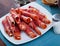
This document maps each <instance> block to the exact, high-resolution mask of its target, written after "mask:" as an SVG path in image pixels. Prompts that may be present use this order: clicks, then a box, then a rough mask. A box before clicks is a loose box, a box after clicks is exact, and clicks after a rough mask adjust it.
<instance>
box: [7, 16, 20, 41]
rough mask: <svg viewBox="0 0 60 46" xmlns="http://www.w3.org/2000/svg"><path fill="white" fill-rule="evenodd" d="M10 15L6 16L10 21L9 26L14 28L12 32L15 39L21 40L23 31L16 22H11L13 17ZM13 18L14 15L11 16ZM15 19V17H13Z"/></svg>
mask: <svg viewBox="0 0 60 46" xmlns="http://www.w3.org/2000/svg"><path fill="white" fill-rule="evenodd" d="M10 17H11V16H10ZM10 17H9V16H6V20H7V21H8V23H9V26H10V29H11V30H12V33H13V36H14V38H15V39H17V40H20V39H21V32H20V30H19V29H18V28H17V26H15V24H14V23H12V22H11V19H10ZM11 18H12V17H11ZM12 19H13V18H12Z"/></svg>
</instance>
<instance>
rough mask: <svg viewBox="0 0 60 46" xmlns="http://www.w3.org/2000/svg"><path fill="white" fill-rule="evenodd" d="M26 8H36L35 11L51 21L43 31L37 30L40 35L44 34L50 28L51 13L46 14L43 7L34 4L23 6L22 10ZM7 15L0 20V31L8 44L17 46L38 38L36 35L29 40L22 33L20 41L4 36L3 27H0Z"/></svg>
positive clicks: (46, 11)
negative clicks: (38, 11)
mask: <svg viewBox="0 0 60 46" xmlns="http://www.w3.org/2000/svg"><path fill="white" fill-rule="evenodd" d="M28 6H33V7H35V8H37V9H38V10H40V11H41V12H42V13H44V14H45V15H46V16H47V18H48V19H49V20H50V21H51V24H49V25H48V27H47V28H46V29H44V30H43V29H41V28H39V29H40V30H41V32H42V35H43V34H44V33H46V32H47V31H48V30H49V29H50V28H51V27H52V15H51V13H50V12H48V10H47V9H45V8H44V7H42V6H41V5H39V4H37V3H36V2H32V3H29V4H27V5H25V6H23V7H22V8H27V7H28ZM7 15H9V13H8V14H6V15H5V16H3V17H2V18H1V19H0V30H1V33H2V34H3V36H4V37H5V38H6V39H7V40H8V41H10V42H11V43H13V44H16V45H18V44H23V43H26V42H29V41H32V40H34V39H36V38H38V37H40V36H39V35H38V36H37V37H36V38H30V37H28V36H27V35H26V34H25V33H24V32H22V33H21V37H22V38H21V40H15V39H14V38H13V37H9V36H8V35H7V34H6V32H5V30H4V27H3V25H2V20H3V19H4V18H5V17H6V16H7Z"/></svg>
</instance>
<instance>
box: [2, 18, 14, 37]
mask: <svg viewBox="0 0 60 46" xmlns="http://www.w3.org/2000/svg"><path fill="white" fill-rule="evenodd" d="M2 24H3V26H4V29H5V31H6V33H7V34H8V35H9V36H10V37H11V36H12V35H13V34H12V32H11V29H10V27H9V24H8V23H7V21H6V19H4V20H3V21H2Z"/></svg>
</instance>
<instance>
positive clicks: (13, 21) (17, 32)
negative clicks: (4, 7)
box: [2, 6, 51, 40]
mask: <svg viewBox="0 0 60 46" xmlns="http://www.w3.org/2000/svg"><path fill="white" fill-rule="evenodd" d="M50 23H51V21H50V20H48V19H47V17H46V15H45V14H43V13H41V12H40V11H39V10H38V9H36V8H34V7H32V6H29V7H28V9H25V8H24V9H23V8H16V9H14V8H11V10H10V15H9V16H6V17H5V19H4V20H3V21H2V24H3V26H4V29H5V32H6V33H7V34H8V36H10V37H12V36H13V37H14V38H15V39H16V40H21V33H22V32H24V33H26V35H28V36H29V37H31V38H35V37H36V36H37V35H41V34H42V33H41V31H40V30H39V29H38V27H40V28H42V29H46V28H47V25H48V24H50Z"/></svg>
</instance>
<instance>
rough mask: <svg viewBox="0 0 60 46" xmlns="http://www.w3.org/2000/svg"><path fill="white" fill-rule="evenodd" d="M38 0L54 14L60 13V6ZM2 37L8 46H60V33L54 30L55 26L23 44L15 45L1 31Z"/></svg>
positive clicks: (0, 35)
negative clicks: (49, 4)
mask: <svg viewBox="0 0 60 46" xmlns="http://www.w3.org/2000/svg"><path fill="white" fill-rule="evenodd" d="M36 2H37V3H38V4H40V5H42V6H43V7H45V8H46V9H48V11H49V12H51V13H52V15H53V14H55V13H60V9H59V8H58V7H55V6H54V7H52V6H48V5H45V4H43V3H42V2H41V0H37V1H36ZM0 38H1V39H2V40H3V41H4V43H5V44H6V46H60V35H57V34H55V33H54V32H53V28H51V29H50V30H49V31H48V32H47V33H45V34H44V35H43V36H41V37H39V38H37V39H35V40H33V41H31V42H28V43H25V44H21V45H14V44H12V43H10V42H9V41H8V40H6V39H5V37H4V36H3V35H2V33H1V32H0Z"/></svg>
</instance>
